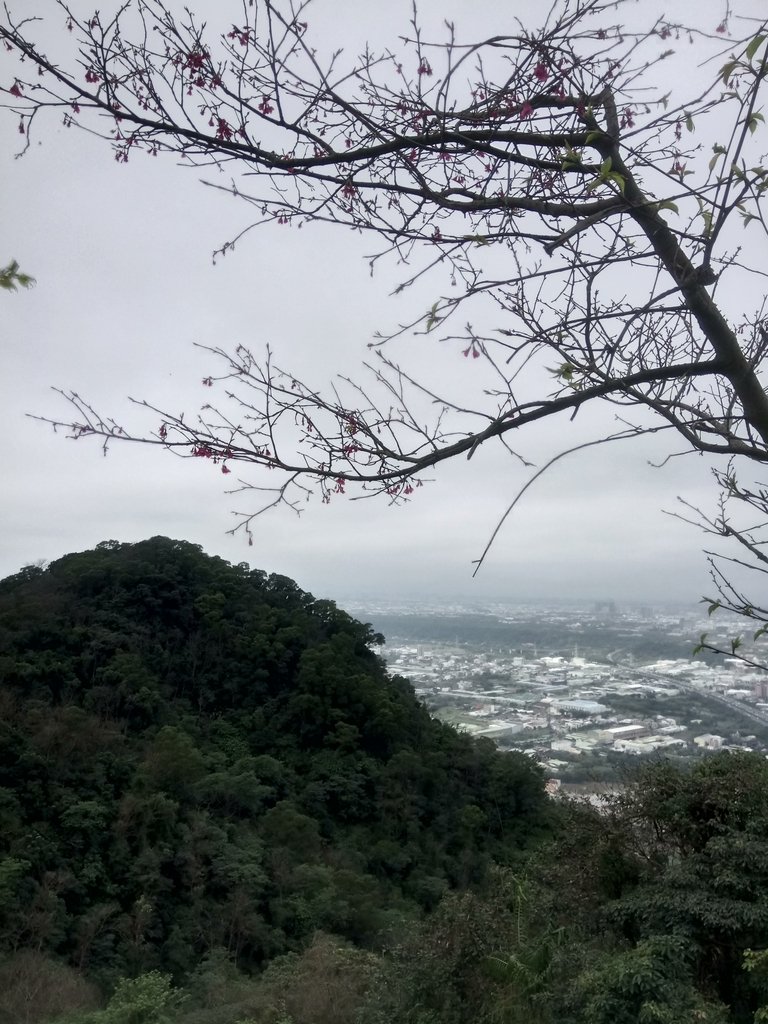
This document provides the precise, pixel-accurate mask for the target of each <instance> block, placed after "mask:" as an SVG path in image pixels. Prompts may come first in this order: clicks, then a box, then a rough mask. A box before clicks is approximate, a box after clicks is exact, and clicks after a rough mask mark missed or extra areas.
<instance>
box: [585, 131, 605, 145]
mask: <svg viewBox="0 0 768 1024" xmlns="http://www.w3.org/2000/svg"><path fill="white" fill-rule="evenodd" d="M604 138H605V132H599V131H592V132H588V133H587V145H588V146H591V145H592V143H593V142H599V141H600V140H601V139H604Z"/></svg>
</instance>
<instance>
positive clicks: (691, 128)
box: [685, 113, 696, 132]
mask: <svg viewBox="0 0 768 1024" xmlns="http://www.w3.org/2000/svg"><path fill="white" fill-rule="evenodd" d="M685 127H686V128H687V129H688V131H689V132H693V131H695V130H696V129H695V127H694V124H693V118H692V117H691V115H690V114H688V113H686V115H685Z"/></svg>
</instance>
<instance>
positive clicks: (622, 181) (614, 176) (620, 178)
mask: <svg viewBox="0 0 768 1024" xmlns="http://www.w3.org/2000/svg"><path fill="white" fill-rule="evenodd" d="M608 180H609V181H613V182H615V183H616V184H617V185H618V186H619V192H621V194H622V195H624V186H625V185H626V183H627V181H626V178H625V177H624V175H623V174H619V172H618V171H611V173H610V174H609V175H608Z"/></svg>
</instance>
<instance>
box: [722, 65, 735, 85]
mask: <svg viewBox="0 0 768 1024" xmlns="http://www.w3.org/2000/svg"><path fill="white" fill-rule="evenodd" d="M738 63H739V62H738V61H737V60H729V61H728V63H727V64H723V66H722V67H721V68H720V80H721V81H722V83H723V84H724V85H727V84H728V79H729V78H730V77H731V75H732V74H733V72H734V69H735V68H736V65H737V64H738Z"/></svg>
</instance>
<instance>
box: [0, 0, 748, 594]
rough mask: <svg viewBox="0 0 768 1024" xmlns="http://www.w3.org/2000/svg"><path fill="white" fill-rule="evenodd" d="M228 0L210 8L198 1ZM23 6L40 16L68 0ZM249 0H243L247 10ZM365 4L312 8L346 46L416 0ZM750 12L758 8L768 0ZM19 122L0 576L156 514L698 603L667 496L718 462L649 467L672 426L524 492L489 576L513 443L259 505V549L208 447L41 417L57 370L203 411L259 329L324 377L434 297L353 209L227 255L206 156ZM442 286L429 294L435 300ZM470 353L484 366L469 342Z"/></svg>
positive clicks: (467, 15)
mask: <svg viewBox="0 0 768 1024" xmlns="http://www.w3.org/2000/svg"><path fill="white" fill-rule="evenodd" d="M228 2H229V0H199V2H198V3H197V4H195V3H193V4H192V6H193V7H195V8H196V9H197V10H198V11H200V12H201V13H202V12H204V9H205V8H206V6H207V7H208V9H213V8H215V9H218V10H221V8H222V6H224V5H226V3H228ZM211 5H213V8H212V7H211ZM10 6H11V8H12V9H16V10H19V9H20V8H22V7H23V10H24V13H32V12H33V10H35V11H39V13H41V14H45V13H46V12H47V11H49V10H50V9H51V8H52V7H53V4H52V3H51V0H11V4H10ZM238 6H239V5H238V3H236V2H232V7H233V9H234V10H233V16H232V20H235V18H236V9H237V8H238ZM365 6H366V7H367V6H368V5H365ZM507 6H508V5H498V6H497V5H487V7H488V9H487V10H486V9H485V8H480V7H479V5H477V4H476V3H470V2H468V0H453V2H452V3H450V4H449V3H446V2H445V0H429V2H425V3H422V4H421V9H422V12H423V15H424V19H425V21H427V23H428V24H429V23H430V19H431V22H432V23H435V22H438V21H439V18H438V14H439V15H441V16H446V17H451V18H453V19H454V20H455V21H456V25H457V30H458V34H459V35H462V33H463V34H464V35H465V36H467V35H471V36H479V35H481V34H483V33H484V32H487V33H489V34H490V33H494V32H497V31H502V30H504V28H505V26H504V25H501V24H499V23H498V20H495V19H496V15H495V14H494V11H493V10H492V9H491V8H492V7H496V9H497V10H502V9H506V8H507ZM648 6H649V7H650V6H651V4H650V3H649V4H648ZM659 6H660V10H661V9H663V8H662V6H661V5H659ZM112 7H114V4H113V3H111V2H110V0H107V2H104V3H102V4H101V8H102V12H104V11H105V10H106V9H107V8H110V9H111V8H112ZM81 8H82V5H78V9H81ZM360 8H361V5H360V4H359V3H358V2H355V3H353V2H352V0H317V3H316V5H315V9H314V12H313V14H312V18H313V19H314V21H313V25H314V24H317V25H318V26H322V28H321V32H322V33H324V34H325V35H324V37H325V38H326V39H328V40H330V41H332V44H335V45H345V46H348V47H350V48H351V49H355V48H356V46H357V45H358V44H359V42H360V41H361V39H362V38H363V37H364V35H365V34H368V35H370V36H371V37H372V38H374V40H375V41H376V42H377V43H382V42H384V41H387V42H392V43H393V44H394V43H395V42H396V37H397V34H398V32H400V31H402V30H404V27H405V26H406V24H407V21H408V18H409V12H410V4H409V3H406V2H401V0H393V2H391V3H388V4H386V5H385V4H373V3H372V4H370V8H371V9H370V10H368V11H365V12H364V13H361V9H360ZM531 8H535V9H538V8H540V5H539V4H531V3H527V4H522V3H517V4H516V5H515V10H517V11H519V12H520V13H521V15H524V14H525V11H526V10H530V9H531ZM722 10H723V5H722V4H721V3H719V2H714V0H704V2H701V3H696V4H695V5H694V4H691V3H688V2H685V3H682V2H678V3H676V4H675V15H676V16H677V15H679V16H680V17H681V18H682V17H684V15H685V13H686V11H687V12H693V11H696V12H699V16H700V17H702V18H703V17H706V18H707V19H708V20H709V21H711V22H712V23H713V25H714V24H717V22H718V20H719V18H720V17H721V16H722ZM754 10H755V13H756V14H757V13H758V12H759V11H760V10H762V2H761V0H755V4H754ZM702 12H703V13H702ZM53 26H54V29H55V31H53V30H52V31H51V34H50V36H48V35H46V37H45V38H46V39H48V38H50V39H51V40H53V39H55V35H56V32H57V31H61V30H62V28H63V23H62V19H61V17H60V16H58V15H55V21H54V22H53ZM506 27H507V28H508V26H506ZM334 33H338V36H335V35H334ZM52 48H53V47H52V46H51V49H52ZM3 57H5V54H3ZM3 74H6V73H5V72H3ZM2 84H3V85H7V83H6V82H5V81H4V80H3V83H2ZM15 131H16V125H15V122H14V121H13V120H12V119H11V118H9V117H0V143H2V149H1V151H0V152H1V154H2V155H0V161H1V166H2V182H3V186H2V190H0V207H1V208H2V225H3V231H2V238H3V242H2V253H0V263H3V262H6V261H7V260H8V259H10V258H16V259H17V260H18V261H19V262H20V264H21V266H22V268H23V269H24V270H25V271H28V272H29V273H31V274H33V275H34V276H35V277H36V279H37V286H36V287H35V288H34V289H33V290H31V291H28V292H19V293H17V294H8V293H0V324H2V388H3V402H2V405H0V417H2V431H3V433H2V436H3V438H4V443H3V445H2V447H1V448H0V472H1V473H2V481H3V483H2V491H3V493H2V533H1V534H0V574H2V575H5V574H7V573H11V572H14V571H16V570H17V569H18V568H19V567H20V566H22V565H24V564H28V563H30V562H33V561H36V560H38V559H53V558H56V557H58V556H60V555H62V554H64V553H66V552H69V551H75V550H81V549H84V548H87V547H91V546H93V545H94V544H96V543H98V542H99V541H101V540H105V539H110V538H114V539H117V540H121V541H135V540H139V539H142V538H145V537H148V536H151V535H154V534H158V533H160V534H166V535H168V536H171V537H176V538H181V539H186V540H189V541H192V542H194V543H197V544H200V545H202V546H203V547H204V549H205V550H206V551H208V552H210V553H215V554H219V555H221V556H223V557H224V558H227V559H228V560H230V561H233V562H239V561H249V562H250V563H251V564H252V565H254V566H258V567H260V568H264V569H266V570H268V571H272V572H279V573H283V574H285V575H288V576H291V577H293V578H295V579H296V580H297V581H298V583H299V584H300V585H301V586H303V587H305V588H306V589H308V590H310V591H312V592H313V593H315V594H317V595H318V596H328V597H332V598H336V599H339V600H343V599H344V598H345V597H348V596H351V595H356V594H360V595H365V594H368V595H377V594H381V595H386V596H389V597H397V596H403V597H408V598H412V597H418V596H419V595H425V596H426V595H439V594H444V595H446V596H450V597H452V598H460V599H463V600H466V601H472V600H483V599H486V598H495V599H498V600H509V601H517V600H524V599H526V598H529V597H537V598H552V599H555V598H558V597H566V598H569V599H571V598H581V597H583V598H586V599H599V598H616V599H619V600H632V599H639V600H654V599H656V600H661V599H671V600H691V601H695V600H696V599H697V598H698V597H699V596H700V595H701V594H702V593H703V592H705V591H707V589H708V587H707V576H706V566H705V562H704V559H703V557H702V555H701V543H702V538H701V536H700V535H698V534H697V532H696V531H695V530H693V529H692V528H691V527H688V526H685V525H683V524H681V523H679V522H677V521H675V520H673V519H671V518H670V517H669V516H667V515H665V514H664V512H663V511H662V510H663V509H672V508H674V506H675V499H676V496H677V495H678V494H682V495H684V496H685V497H687V498H688V499H690V500H692V501H694V502H701V503H703V504H705V505H708V504H710V503H711V502H712V501H713V499H714V497H715V494H714V491H713V489H712V486H711V484H710V479H709V470H708V468H707V466H706V464H705V462H704V460H702V459H701V458H699V457H697V456H690V457H688V458H686V459H673V460H672V461H671V462H669V463H667V464H666V465H665V466H664V467H663V468H653V467H652V466H650V465H649V460H653V461H660V460H661V459H662V458H663V456H664V455H665V454H667V453H668V451H669V448H668V445H669V442H668V441H663V440H660V439H645V440H642V439H641V440H635V441H631V442H622V443H621V445H617V446H614V447H612V448H607V447H604V448H598V449H593V450H591V451H589V452H586V453H583V454H581V455H576V456H572V457H570V458H569V459H566V460H563V461H562V462H560V463H559V464H558V465H557V466H556V467H554V468H553V469H552V471H551V472H550V473H549V474H548V475H547V476H546V477H544V478H543V479H542V480H541V481H539V482H538V483H537V484H536V485H535V486H534V488H532V489H531V491H530V492H529V494H528V495H527V496H526V498H525V500H524V501H523V503H522V504H521V505H520V506H519V507H518V509H516V511H515V513H514V514H513V516H512V517H511V518H510V520H509V521H508V523H507V525H506V527H505V529H504V531H503V532H502V534H501V535H500V537H499V540H498V542H497V544H496V546H495V549H494V552H493V555H492V557H491V558H490V560H489V562H488V563H487V565H486V566H485V567H484V568H483V570H482V573H481V575H480V576H479V577H478V579H476V580H472V578H471V570H472V566H471V563H472V560H473V559H474V558H477V556H478V555H479V554H480V552H481V551H482V548H483V546H484V544H485V542H486V540H487V538H488V535H489V533H490V531H491V530H492V529H493V527H494V525H495V522H496V520H497V519H498V517H499V516H500V515H501V514H502V512H503V511H504V508H505V507H506V505H507V504H508V503H509V501H510V500H511V498H512V497H513V496H514V494H515V492H516V490H517V489H519V487H520V486H521V485H522V484H523V483H524V482H525V480H526V479H527V475H528V474H529V473H530V470H529V471H525V470H524V469H523V468H522V467H520V466H519V465H518V464H516V463H515V462H513V461H512V460H511V459H510V458H509V457H508V456H506V457H505V456H502V455H500V454H499V452H498V451H488V452H484V451H480V452H478V453H477V455H476V456H475V458H473V460H472V461H471V462H469V463H467V462H466V461H462V462H461V463H457V464H455V465H451V466H446V467H443V468H442V469H441V470H440V472H439V473H438V474H436V479H435V482H434V483H431V484H430V485H429V486H428V487H425V488H423V489H422V490H421V491H420V492H418V499H417V500H416V501H414V502H412V503H411V504H410V505H408V506H406V507H400V508H390V507H388V506H387V505H386V503H385V502H384V501H382V500H375V499H373V500H366V501H357V502H344V501H343V500H341V499H339V500H336V501H334V502H332V503H331V504H330V505H329V506H326V505H322V504H321V503H320V501H319V499H318V500H315V501H313V502H312V503H311V504H310V506H309V507H308V509H307V510H306V511H305V512H304V514H303V515H302V516H301V518H300V519H297V518H296V517H295V516H292V515H291V514H290V513H287V512H285V511H276V512H271V513H269V514H268V515H266V516H264V517H262V518H261V519H259V520H258V521H257V522H256V524H255V533H254V546H253V547H251V548H249V547H248V546H247V544H246V542H245V540H244V538H243V537H242V536H240V535H238V536H236V537H234V538H233V537H229V536H227V534H226V530H227V529H228V528H229V527H230V526H231V525H232V516H231V510H232V509H247V508H248V507H249V506H248V501H249V498H248V495H242V496H239V495H234V496H233V495H227V494H226V493H225V484H226V481H225V480H224V478H223V477H222V476H221V475H220V473H219V472H218V471H217V470H216V468H215V467H212V466H211V465H210V464H208V463H207V462H205V461H204V460H188V461H185V460H179V459H175V458H173V457H170V456H168V455H166V454H163V453H162V452H157V451H153V450H149V449H145V448H141V447H131V446H127V445H126V446H121V445H116V446H114V448H113V449H112V451H111V452H110V454H109V455H108V457H107V458H104V457H103V456H102V455H101V453H100V450H99V447H98V444H96V443H93V442H88V441H80V442H77V443H75V442H72V441H68V440H65V439H64V438H63V437H60V436H54V434H53V433H52V431H51V430H50V429H49V428H48V427H46V426H45V425H43V424H40V423H37V422H34V421H32V420H30V419H27V418H25V414H27V413H39V414H43V415H50V416H63V417H66V415H67V408H66V406H65V405H63V403H62V402H61V401H59V400H57V398H56V396H55V395H54V394H53V392H52V391H51V390H50V388H51V386H52V385H56V386H60V387H63V388H74V389H76V390H78V391H79V392H80V393H81V394H83V395H84V396H86V397H88V398H89V399H90V400H92V401H93V403H94V404H95V405H97V406H98V407H99V408H100V409H101V410H104V411H106V412H109V413H111V414H113V415H114V416H115V418H116V419H118V420H124V421H126V422H127V423H135V424H136V425H137V426H139V427H141V426H142V424H143V425H144V426H145V427H146V426H147V423H146V421H144V420H142V419H141V417H140V416H138V414H136V413H135V412H134V411H132V410H131V408H130V406H129V405H128V403H127V401H126V397H127V396H128V395H131V396H134V397H140V398H147V399H148V400H150V401H152V402H154V403H156V404H158V405H160V406H163V407H166V408H169V409H171V410H174V411H181V410H182V409H187V410H190V411H192V410H194V409H195V408H196V407H198V406H199V404H200V403H201V402H202V401H203V400H204V399H205V397H206V396H205V395H204V394H203V389H202V387H201V379H202V378H203V377H204V376H206V375H207V374H208V373H210V372H215V370H216V366H215V364H212V363H211V361H210V359H209V358H208V357H206V355H205V354H204V353H201V352H200V351H199V350H197V349H195V348H194V347H193V344H194V343H195V342H200V343H203V344H211V345H221V346H224V347H227V346H235V345H236V344H238V343H241V342H242V343H244V344H247V345H249V346H251V347H253V348H254V349H256V350H258V349H260V348H261V347H263V345H265V344H266V343H267V342H268V343H269V344H270V345H271V346H272V347H273V349H274V350H275V351H276V353H277V354H278V356H279V360H280V362H281V364H283V365H286V366H290V367H294V366H295V367H298V368H300V370H301V372H302V373H303V375H304V377H305V378H307V379H310V380H312V381H313V382H315V383H316V384H317V385H318V386H321V385H323V384H325V383H327V382H328V381H330V380H331V378H332V375H333V372H334V371H342V372H345V373H353V372H354V370H355V367H356V366H357V365H358V364H359V363H360V362H362V360H363V359H365V358H366V355H367V352H366V344H367V342H368V341H369V340H370V339H371V336H372V334H373V332H374V331H375V330H377V329H382V328H387V327H389V326H392V325H393V324H396V323H397V322H398V321H399V320H400V319H402V317H403V314H404V310H403V307H402V306H401V305H399V302H401V301H406V302H412V301H415V300H414V299H413V298H412V297H409V298H408V299H407V300H398V299H396V298H391V297H389V296H388V292H389V291H390V290H391V287H392V284H393V283H394V281H395V280H396V276H395V271H394V268H388V269H387V268H385V269H384V270H383V271H382V273H381V274H380V275H378V276H374V277H373V278H371V277H370V275H369V273H368V268H367V265H366V264H365V262H364V259H363V256H364V255H365V253H366V252H368V251H369V250H370V242H369V241H366V240H361V239H360V238H358V237H356V236H353V235H351V234H348V233H345V232H344V231H343V230H341V229H338V230H336V231H329V230H323V229H320V228H312V229H304V230H303V231H301V232H298V231H295V230H289V231H282V232H281V231H280V230H278V229H276V228H273V229H265V230H263V231H260V232H258V233H254V234H251V235H250V236H249V238H248V239H247V240H246V241H244V242H243V243H242V244H241V245H240V246H239V247H238V249H237V251H236V252H235V253H234V254H232V255H230V256H228V257H227V258H226V259H225V260H223V261H220V262H219V263H218V264H217V266H215V267H214V266H212V262H211V252H212V251H213V249H214V248H216V247H217V246H218V245H220V244H221V243H222V242H223V241H226V240H227V239H228V238H230V237H231V236H232V235H233V234H235V233H236V232H237V230H238V228H239V227H241V226H242V225H243V224H244V223H245V221H246V218H247V216H248V212H247V210H244V208H243V207H242V206H241V205H240V204H238V202H237V201H236V200H234V199H232V198H228V197H226V196H224V195H223V194H220V193H217V192H214V191H212V190H210V189H206V188H205V187H203V186H202V185H200V184H199V182H198V178H199V174H198V173H196V172H195V171H191V170H189V169H182V168H180V167H178V166H176V165H175V164H174V163H173V160H172V159H170V158H167V159H165V160H160V159H158V160H152V159H149V158H141V157H136V158H132V159H131V162H130V163H129V164H128V165H127V166H119V165H117V164H116V163H115V161H114V159H113V156H112V153H111V152H110V149H109V147H108V146H106V145H105V144H104V143H101V142H99V141H98V140H96V139H93V138H90V137H89V136H87V135H86V134H84V133H79V132H75V131H71V130H70V131H68V130H67V129H65V128H64V127H62V126H61V124H60V123H59V121H58V116H57V115H55V114H52V115H50V117H49V118H48V120H47V121H46V123H45V124H43V123H41V124H40V125H39V126H37V133H36V136H35V141H34V144H33V146H32V148H31V150H30V151H29V152H28V153H27V154H26V155H25V156H24V157H23V158H22V159H20V160H15V159H14V157H13V152H14V151H17V150H18V142H19V136H18V135H16V134H15ZM436 287H438V286H437V285H435V286H432V290H431V291H430V288H429V287H427V288H426V291H425V292H424V293H423V301H424V302H425V308H428V306H429V305H430V303H431V300H430V302H426V298H427V296H430V295H432V294H433V292H434V290H435V288H436ZM418 301H422V299H419V300H418ZM413 344H426V342H425V341H424V340H423V339H422V341H421V342H418V343H417V342H414V343H413ZM430 358H437V356H436V355H435V354H434V353H433V354H431V355H430V354H429V353H425V351H421V352H420V353H419V359H421V361H422V365H426V366H428V365H429V359H430ZM440 358H442V356H441V357H440ZM449 370H450V367H449ZM441 372H445V367H442V368H441ZM450 372H454V371H453V370H450ZM455 372H456V373H457V374H461V373H464V372H467V365H466V363H460V362H459V363H457V364H456V368H455ZM582 419H583V420H584V421H586V422H584V423H579V424H578V425H577V426H576V427H572V426H571V425H570V424H569V423H568V422H567V421H563V422H560V423H557V424H549V425H547V426H542V427H539V428H538V429H537V430H536V431H535V432H533V433H531V434H530V436H529V438H528V442H527V446H526V451H527V452H528V453H529V456H530V457H532V458H534V459H535V460H536V461H537V462H539V463H540V462H541V460H545V459H546V458H547V457H549V456H551V455H553V454H555V453H556V452H557V451H558V450H559V449H560V448H561V447H563V446H564V444H565V445H566V446H567V445H569V444H570V443H573V440H574V439H575V440H576V441H578V440H581V439H582V438H584V437H587V436H596V434H597V433H598V432H599V430H600V429H609V430H610V429H611V427H612V419H611V413H610V412H606V413H605V414H604V419H603V422H604V424H605V427H604V428H603V426H602V424H601V422H599V421H598V419H597V417H595V416H592V417H591V419H590V418H587V417H586V416H584V417H582ZM154 426H155V424H149V427H150V428H151V427H154ZM672 447H673V448H674V447H675V446H672ZM677 447H679V445H677ZM243 475H244V476H245V475H247V474H245V473H244V474H243ZM229 479H230V480H231V479H232V477H230V478H229ZM251 501H252V499H251Z"/></svg>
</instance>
